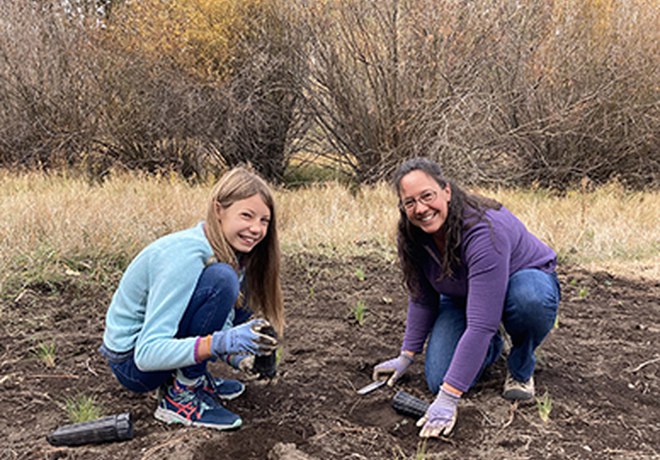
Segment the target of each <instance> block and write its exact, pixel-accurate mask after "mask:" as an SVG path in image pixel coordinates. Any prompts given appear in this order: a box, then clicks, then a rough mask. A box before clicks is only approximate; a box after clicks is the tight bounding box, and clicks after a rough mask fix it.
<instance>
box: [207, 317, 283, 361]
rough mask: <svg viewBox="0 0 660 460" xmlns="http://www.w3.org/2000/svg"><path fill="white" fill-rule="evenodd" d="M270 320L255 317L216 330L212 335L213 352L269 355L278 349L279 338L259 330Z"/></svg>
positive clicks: (214, 353) (218, 354)
mask: <svg viewBox="0 0 660 460" xmlns="http://www.w3.org/2000/svg"><path fill="white" fill-rule="evenodd" d="M266 326H268V321H266V320H263V319H254V320H252V321H248V322H247V323H244V324H241V325H239V326H234V327H232V328H230V329H227V330H224V331H218V332H214V333H213V336H212V337H211V353H213V355H214V356H216V357H217V356H221V355H229V354H236V355H246V354H250V355H267V354H269V353H272V352H273V351H275V350H276V349H277V339H275V338H274V337H271V336H269V335H266V334H262V333H260V332H259V331H260V330H261V328H262V327H266Z"/></svg>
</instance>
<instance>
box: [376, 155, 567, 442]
mask: <svg viewBox="0 0 660 460" xmlns="http://www.w3.org/2000/svg"><path fill="white" fill-rule="evenodd" d="M395 186H396V189H397V192H398V195H399V204H400V206H399V207H400V218H399V224H398V244H399V260H400V263H401V267H402V270H403V276H404V281H405V284H406V286H407V288H408V291H409V304H408V314H407V321H406V330H405V334H404V339H403V345H402V348H401V354H400V355H399V356H398V357H396V358H394V359H390V360H388V361H385V362H382V363H380V364H378V365H376V366H375V368H374V376H373V378H374V380H378V379H381V378H383V377H384V376H390V374H391V377H389V381H388V384H389V385H393V384H394V382H396V380H398V379H399V378H400V377H401V376H402V375H403V374H404V373H405V372H406V370H407V369H408V367H409V366H410V364H411V363H412V362H413V359H414V357H415V355H416V354H417V353H420V352H422V350H423V347H424V343H425V342H426V340H427V338H428V344H427V346H426V360H425V372H426V379H427V383H428V386H429V388H430V390H431V391H432V392H433V393H437V397H436V399H435V400H434V402H433V403H432V404H431V406H430V407H429V409H428V411H427V412H426V414H425V415H424V417H422V418H421V419H420V420H419V421H418V423H417V424H418V426H421V427H422V430H421V431H420V436H421V437H425V438H428V437H439V436H441V435H449V434H450V433H451V431H452V429H453V427H454V424H455V422H456V417H457V406H458V402H459V400H460V398H461V396H462V395H463V394H464V393H465V392H466V391H468V389H470V387H472V386H473V385H474V383H475V382H476V381H477V379H478V377H479V375H480V374H481V372H482V371H483V369H484V368H486V367H487V366H489V365H491V364H493V363H494V362H495V360H496V359H497V358H498V357H499V355H500V353H501V351H502V344H503V342H502V338H501V336H500V334H499V333H498V327H499V325H500V323H502V324H503V326H504V329H505V330H506V332H507V333H508V334H509V335H510V337H511V342H512V347H511V350H510V352H509V356H508V358H507V367H508V373H507V378H506V382H505V385H504V392H503V396H504V397H505V398H506V399H509V400H530V399H532V398H533V396H534V379H533V372H534V366H535V358H534V350H535V349H536V347H538V346H539V344H540V343H541V341H542V340H543V339H544V338H545V336H546V335H547V334H548V332H549V331H550V330H551V329H552V327H553V325H554V322H555V318H556V315H557V308H558V304H559V299H560V291H559V283H558V281H557V275H556V273H555V267H556V264H557V257H556V254H555V252H554V251H553V250H552V249H550V248H549V247H548V246H546V245H545V244H543V243H542V242H541V241H539V240H538V239H537V238H536V237H535V236H534V235H532V234H531V233H530V232H529V231H527V229H526V228H525V226H524V225H523V224H522V223H521V222H520V221H519V220H518V219H517V218H516V217H515V216H514V215H513V214H512V213H511V212H509V211H508V210H507V209H506V208H505V207H503V206H502V205H501V204H499V203H497V202H496V201H494V200H491V199H488V198H484V197H480V196H477V195H473V194H468V193H466V192H464V191H463V190H461V189H460V188H459V187H458V186H457V185H456V184H455V183H453V182H449V181H448V180H447V179H445V178H444V177H443V174H442V170H441V168H440V166H439V165H438V164H437V163H435V162H433V161H430V160H428V159H425V158H416V159H411V160H408V161H406V162H404V163H403V164H402V165H401V166H400V167H399V169H398V170H397V172H396V174H395Z"/></svg>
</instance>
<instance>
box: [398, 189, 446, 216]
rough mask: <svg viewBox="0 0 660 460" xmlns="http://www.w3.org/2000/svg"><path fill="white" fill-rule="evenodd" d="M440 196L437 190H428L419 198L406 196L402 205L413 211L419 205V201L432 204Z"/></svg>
mask: <svg viewBox="0 0 660 460" xmlns="http://www.w3.org/2000/svg"><path fill="white" fill-rule="evenodd" d="M437 196H438V192H436V191H435V190H426V191H424V192H422V193H421V195H419V196H418V197H417V198H406V199H405V200H404V201H403V202H402V203H401V207H402V208H403V209H405V210H406V211H412V210H413V209H415V206H417V203H421V204H427V205H428V204H431V203H433V201H434V200H435V199H436V197H437Z"/></svg>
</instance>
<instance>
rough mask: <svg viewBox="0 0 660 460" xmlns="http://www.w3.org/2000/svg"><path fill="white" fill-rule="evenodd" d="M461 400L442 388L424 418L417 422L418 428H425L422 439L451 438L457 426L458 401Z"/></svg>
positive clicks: (420, 433)
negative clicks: (450, 435)
mask: <svg viewBox="0 0 660 460" xmlns="http://www.w3.org/2000/svg"><path fill="white" fill-rule="evenodd" d="M460 400H461V397H460V396H457V395H454V394H451V393H450V392H448V391H445V390H444V389H443V388H442V387H440V392H439V393H438V396H436V398H435V401H433V403H432V404H431V405H430V406H429V408H428V409H427V410H426V414H424V417H422V418H420V419H419V420H418V421H417V426H423V428H422V431H420V432H419V436H420V437H422V438H439V437H440V436H449V434H450V433H451V431H452V430H453V429H454V425H455V424H456V417H457V409H458V401H460Z"/></svg>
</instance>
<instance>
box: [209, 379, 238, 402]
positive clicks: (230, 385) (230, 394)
mask: <svg viewBox="0 0 660 460" xmlns="http://www.w3.org/2000/svg"><path fill="white" fill-rule="evenodd" d="M204 389H205V390H206V391H207V392H208V393H211V394H212V395H214V396H215V397H216V398H218V399H222V400H225V401H231V400H232V399H236V398H238V397H239V396H240V395H242V394H243V392H244V391H245V385H243V384H242V383H241V382H239V381H238V380H229V379H227V380H225V379H221V378H218V377H213V376H212V375H211V374H210V373H209V372H206V374H204Z"/></svg>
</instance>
